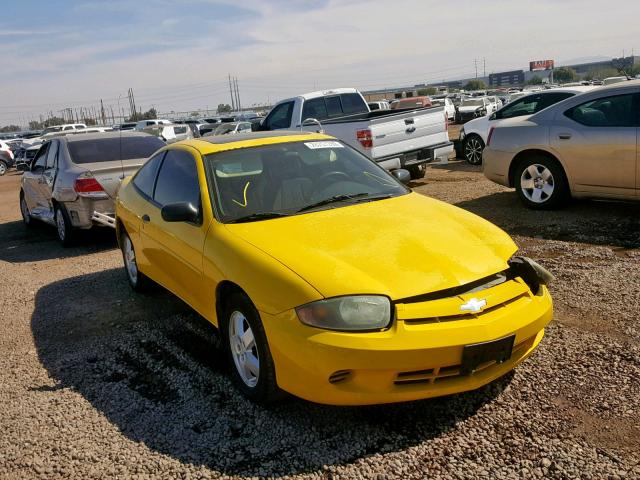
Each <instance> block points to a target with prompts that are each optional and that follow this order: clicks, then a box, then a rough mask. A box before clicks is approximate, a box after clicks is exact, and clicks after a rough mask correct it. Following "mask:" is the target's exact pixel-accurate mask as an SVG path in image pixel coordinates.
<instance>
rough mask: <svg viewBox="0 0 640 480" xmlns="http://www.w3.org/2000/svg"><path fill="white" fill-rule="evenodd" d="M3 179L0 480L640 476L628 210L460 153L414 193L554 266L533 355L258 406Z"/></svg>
mask: <svg viewBox="0 0 640 480" xmlns="http://www.w3.org/2000/svg"><path fill="white" fill-rule="evenodd" d="M19 178H20V177H19V175H17V174H15V173H13V172H12V173H10V174H8V175H7V176H5V177H0V286H1V288H2V295H1V297H0V306H1V308H0V405H1V406H2V410H1V412H2V413H1V414H0V431H1V432H2V433H1V434H0V477H1V478H69V477H72V478H105V477H122V478H126V477H137V478H149V477H154V478H222V477H239V478H246V477H262V476H269V477H279V478H290V477H306V478H332V479H334V478H335V479H337V478H375V479H391V478H403V479H404V478H535V477H541V478H542V477H545V478H584V479H606V478H640V421H639V420H638V418H639V416H640V315H639V314H640V287H639V285H640V205H638V204H635V205H633V204H620V203H605V202H579V203H574V204H573V205H571V206H570V207H569V208H567V209H565V210H562V211H560V212H552V213H539V212H531V211H527V210H525V209H524V208H523V207H521V206H520V204H519V203H518V201H517V199H516V196H515V194H514V193H513V192H511V191H509V190H508V189H504V188H502V187H499V186H496V185H494V184H491V183H489V182H488V181H486V180H485V179H484V177H483V176H482V174H481V173H480V170H479V169H478V168H475V167H470V166H467V165H465V164H462V163H459V162H453V163H450V164H449V165H443V166H431V167H430V168H429V169H428V171H427V179H426V180H425V181H421V182H416V183H415V184H414V187H415V189H416V191H418V192H420V193H424V194H428V195H431V196H434V197H437V198H440V199H442V200H445V201H448V202H451V203H454V204H456V205H458V206H460V207H462V208H466V209H468V210H470V211H472V212H475V213H478V214H480V215H482V216H483V217H485V218H487V219H489V220H491V221H492V222H494V223H496V224H497V225H499V226H501V227H502V228H503V229H505V230H506V231H507V232H509V233H510V234H511V235H513V237H514V238H515V240H516V241H517V243H518V244H519V245H520V247H521V248H522V251H523V252H524V253H526V254H527V255H530V256H532V257H534V258H537V259H540V261H541V262H542V263H543V264H544V265H546V266H547V267H548V268H549V269H550V270H552V272H553V273H554V274H555V275H556V277H557V280H556V282H555V284H554V285H553V287H552V293H553V295H554V299H555V302H556V316H555V320H554V322H553V323H552V324H551V326H550V328H549V329H548V331H547V336H546V337H545V339H544V341H543V343H542V345H541V347H540V349H539V350H538V351H537V353H536V354H534V355H533V356H532V357H531V358H530V359H529V360H527V361H526V362H525V363H524V364H523V365H521V366H520V367H519V368H518V369H517V370H516V371H515V372H514V373H512V374H510V375H507V376H506V377H504V378H502V379H500V380H498V381H496V382H494V383H493V384H490V385H488V386H487V387H485V388H482V389H480V390H478V391H474V392H469V393H466V394H462V395H455V396H451V397H447V398H441V399H434V400H428V401H420V402H413V403H407V404H401V405H388V406H378V407H366V408H338V407H326V406H320V405H314V404H310V403H307V402H304V401H301V400H297V399H293V398H291V399H288V400H287V401H285V402H284V403H282V404H280V405H278V406H274V407H271V408H269V409H265V408H261V407H256V406H254V405H252V404H251V403H249V402H247V401H245V400H244V399H243V398H242V397H241V396H240V395H239V394H238V393H236V391H235V390H234V389H233V387H232V386H231V384H230V381H229V379H228V376H227V374H226V368H227V367H226V366H225V364H224V362H223V361H222V360H221V358H220V354H219V353H218V352H219V350H218V349H217V347H216V345H217V343H216V337H215V335H214V332H213V331H212V328H211V327H210V326H209V325H208V324H206V323H205V322H204V321H202V320H201V319H200V318H198V316H197V315H195V314H194V313H192V312H191V311H189V309H188V308H187V307H186V306H185V305H184V304H183V303H182V302H180V301H179V300H177V299H176V298H175V297H173V296H172V295H170V294H169V293H167V292H163V291H159V292H156V293H153V294H151V295H149V296H136V295H134V294H132V293H131V292H130V290H129V288H128V286H127V285H126V280H125V277H124V273H123V271H122V269H121V258H120V254H119V252H118V250H116V245H115V242H114V240H113V238H112V234H111V233H110V232H108V231H103V232H94V233H90V234H88V235H86V236H85V238H84V239H83V241H82V242H81V243H80V245H79V246H77V247H75V248H71V249H66V250H65V249H62V248H61V247H59V246H58V243H57V241H56V240H55V234H54V231H53V229H50V228H48V227H37V228H34V229H31V230H29V231H27V230H26V229H25V228H24V227H23V226H22V224H21V223H20V221H19V215H20V214H19V209H18V202H17V198H18V195H17V194H18V186H19Z"/></svg>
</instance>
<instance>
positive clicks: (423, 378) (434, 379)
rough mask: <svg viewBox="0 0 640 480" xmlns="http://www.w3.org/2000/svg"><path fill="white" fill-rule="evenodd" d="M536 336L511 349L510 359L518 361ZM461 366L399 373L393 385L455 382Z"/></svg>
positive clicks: (481, 367) (487, 366) (492, 364)
mask: <svg viewBox="0 0 640 480" xmlns="http://www.w3.org/2000/svg"><path fill="white" fill-rule="evenodd" d="M535 338H536V336H535V335H534V336H532V337H529V338H527V339H526V340H524V341H522V342H520V343H519V344H517V345H515V346H514V347H513V351H512V353H511V359H512V360H513V359H516V360H517V359H518V358H520V357H522V356H523V355H524V354H525V353H526V352H527V350H529V349H530V348H531V346H532V345H533V342H534V341H535ZM495 364H496V362H495V361H491V362H486V363H484V364H482V365H480V366H478V368H476V370H475V372H474V373H477V372H480V371H482V370H486V369H487V368H490V367H493V366H495ZM461 367H462V366H461V365H460V364H458V365H448V366H444V367H435V368H429V369H426V370H414V371H410V372H400V373H398V374H397V375H396V379H395V381H394V382H393V383H394V385H398V386H403V385H415V384H435V383H438V384H441V383H443V382H447V381H451V380H456V379H458V378H460V377H461V376H462V375H460V369H461Z"/></svg>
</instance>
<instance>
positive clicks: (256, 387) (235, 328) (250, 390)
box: [220, 292, 283, 404]
mask: <svg viewBox="0 0 640 480" xmlns="http://www.w3.org/2000/svg"><path fill="white" fill-rule="evenodd" d="M220 327H221V333H222V342H223V344H224V346H225V349H226V352H227V356H228V358H229V365H231V376H232V379H233V382H234V384H235V385H236V387H237V388H238V390H240V391H241V392H242V394H243V395H244V396H245V397H247V398H248V399H249V400H251V401H253V402H256V403H262V404H265V403H271V402H274V401H276V400H278V399H280V398H282V396H283V392H282V390H280V389H279V388H278V384H277V382H276V370H275V365H274V363H273V358H272V357H271V352H270V350H269V344H268V342H267V336H266V334H265V331H264V327H263V325H262V321H261V320H260V314H259V313H258V311H257V310H256V308H255V307H254V305H253V303H251V300H250V299H249V297H247V296H246V295H245V294H243V293H240V292H238V293H234V294H232V295H231V296H230V297H229V298H228V299H226V301H225V305H224V308H223V309H222V318H221V322H220Z"/></svg>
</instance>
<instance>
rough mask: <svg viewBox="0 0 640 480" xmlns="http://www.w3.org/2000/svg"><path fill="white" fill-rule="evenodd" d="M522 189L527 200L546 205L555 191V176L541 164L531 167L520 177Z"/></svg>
mask: <svg viewBox="0 0 640 480" xmlns="http://www.w3.org/2000/svg"><path fill="white" fill-rule="evenodd" d="M520 188H521V189H522V193H523V195H524V196H525V197H526V199H527V200H529V201H531V202H533V203H544V202H546V201H547V200H549V199H550V198H551V196H552V195H553V191H554V190H555V182H554V179H553V174H552V173H551V170H549V169H548V168H547V167H545V166H544V165H540V164H539V163H534V164H533V165H529V166H528V167H527V168H525V170H524V171H523V172H522V175H521V177H520Z"/></svg>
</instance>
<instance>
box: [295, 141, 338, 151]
mask: <svg viewBox="0 0 640 480" xmlns="http://www.w3.org/2000/svg"><path fill="white" fill-rule="evenodd" d="M304 144H305V145H306V146H307V148H310V149H312V150H317V149H318V148H344V145H342V144H341V143H340V142H304Z"/></svg>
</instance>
